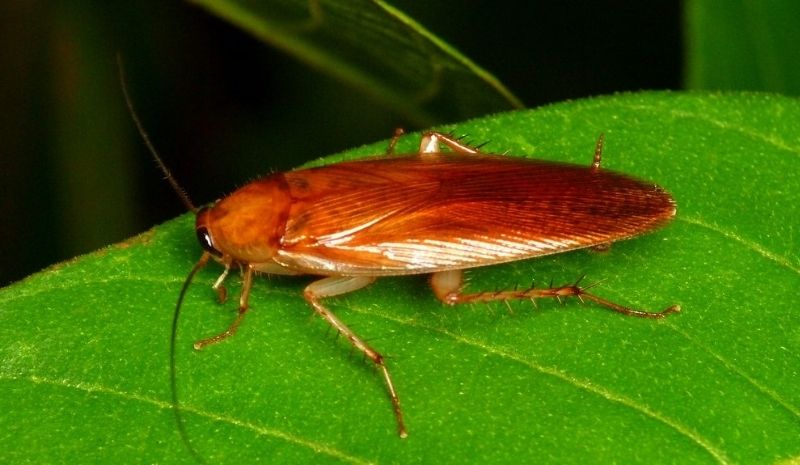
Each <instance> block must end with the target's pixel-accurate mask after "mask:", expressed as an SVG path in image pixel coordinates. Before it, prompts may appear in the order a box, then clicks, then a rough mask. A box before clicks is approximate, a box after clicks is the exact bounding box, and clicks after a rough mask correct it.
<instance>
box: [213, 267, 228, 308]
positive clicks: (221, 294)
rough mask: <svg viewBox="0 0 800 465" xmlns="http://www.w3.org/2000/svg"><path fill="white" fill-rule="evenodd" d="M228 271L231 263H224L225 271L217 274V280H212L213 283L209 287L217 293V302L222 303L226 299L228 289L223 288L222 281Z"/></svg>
mask: <svg viewBox="0 0 800 465" xmlns="http://www.w3.org/2000/svg"><path fill="white" fill-rule="evenodd" d="M230 271H231V265H230V264H229V263H226V264H225V271H223V272H222V274H221V275H219V278H217V280H216V281H214V284H213V285H212V286H211V289H214V291H215V292H216V293H217V300H219V303H224V302H225V301H226V300H227V299H228V291H227V290H226V289H225V286H223V285H222V283H223V282H224V281H225V278H227V277H228V273H229V272H230Z"/></svg>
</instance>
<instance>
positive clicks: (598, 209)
mask: <svg viewBox="0 0 800 465" xmlns="http://www.w3.org/2000/svg"><path fill="white" fill-rule="evenodd" d="M123 90H124V91H125V94H126V102H127V104H128V107H129V110H130V112H131V114H132V116H133V119H134V121H135V123H136V126H137V128H138V129H139V132H140V133H141V135H142V137H143V139H144V141H145V143H146V145H147V147H148V149H149V150H150V152H151V153H152V155H153V157H154V158H155V160H156V162H157V163H158V165H159V167H160V168H161V170H162V171H163V172H164V174H165V175H166V178H167V180H168V181H169V182H170V184H171V185H172V187H173V188H174V190H175V191H176V192H177V193H178V196H179V197H180V198H181V199H182V200H183V202H184V204H185V205H186V206H187V208H189V209H190V210H192V211H193V212H195V214H196V219H195V232H196V235H197V238H198V240H199V241H200V245H201V246H202V248H203V249H204V251H203V253H202V255H201V257H200V259H199V261H198V262H197V264H195V266H194V267H193V268H192V270H191V272H190V273H189V275H188V276H187V278H186V281H185V282H184V284H183V287H182V288H181V291H180V294H179V297H178V301H177V304H176V309H175V314H174V318H173V327H172V358H171V383H172V386H173V407H174V411H175V414H176V416H177V417H178V423H179V425H181V426H180V428H181V432H182V435H184V438H185V432H184V431H183V427H182V424H181V420H180V414H179V409H178V400H177V394H176V389H175V364H174V351H175V334H176V332H177V321H178V315H179V311H180V307H181V304H182V301H183V298H184V296H185V294H186V290H187V289H188V287H189V285H190V283H191V281H192V279H193V277H194V275H195V274H196V273H197V271H198V270H200V269H201V268H202V267H203V266H205V265H206V263H207V262H208V261H209V260H210V259H213V260H215V261H217V262H218V263H220V264H221V265H222V266H223V268H224V271H223V272H222V274H221V275H220V276H219V278H218V279H217V280H216V282H215V283H214V284H213V286H212V288H213V289H214V290H215V291H216V292H217V293H218V294H219V298H220V300H224V297H225V288H224V287H223V282H224V280H225V278H226V277H227V276H228V273H229V272H230V270H231V269H234V268H238V269H240V270H241V272H242V281H243V282H242V289H241V293H240V295H239V309H238V315H237V316H236V318H235V319H234V320H233V322H232V323H231V324H230V326H229V327H228V328H227V329H226V330H225V331H222V332H221V333H219V334H217V335H214V336H211V337H208V338H206V339H202V340H199V341H197V342H196V343H195V344H194V348H195V349H198V350H199V349H202V348H204V347H206V346H209V345H212V344H216V343H218V342H221V341H223V340H225V339H228V338H229V337H231V336H232V335H234V334H235V333H236V331H237V330H238V329H239V326H240V324H241V323H242V320H243V318H244V316H245V314H246V313H247V310H248V308H249V307H248V300H249V296H250V291H251V288H252V284H253V279H254V276H255V275H256V274H257V273H269V274H280V275H312V276H316V277H318V278H317V279H316V280H314V281H313V282H311V283H310V284H309V285H307V286H306V288H305V291H304V292H303V296H304V298H305V300H306V301H307V302H308V304H309V305H310V306H311V307H312V308H313V309H314V311H315V312H316V314H318V315H319V316H320V317H322V318H323V319H324V320H325V321H327V322H328V324H330V325H331V326H332V327H333V328H334V329H335V330H336V331H337V332H338V333H340V334H342V335H344V336H345V337H346V339H347V340H348V341H349V343H350V344H352V346H353V347H355V348H356V349H358V350H359V351H360V352H362V353H363V354H364V355H365V356H366V357H367V358H368V359H369V360H371V361H372V362H373V363H374V364H375V366H376V367H377V369H378V371H379V372H380V374H381V376H382V377H383V380H384V382H385V385H386V390H387V393H388V397H389V399H390V400H391V405H392V409H393V411H394V416H395V418H396V422H397V429H398V433H399V435H400V437H406V436H407V429H406V425H405V422H404V420H403V411H402V409H401V407H400V397H399V395H398V393H397V389H396V388H395V384H394V381H393V380H392V377H391V375H390V374H389V368H388V366H387V364H386V360H385V358H384V356H383V355H382V354H381V353H380V352H379V351H377V350H376V349H375V348H373V347H372V346H371V345H370V344H368V343H367V342H365V340H364V339H362V338H361V337H360V336H358V335H357V334H356V333H355V332H353V331H352V330H351V329H350V328H349V327H348V326H347V325H346V324H345V323H344V322H342V320H340V319H339V318H338V317H337V316H336V315H334V313H333V312H331V311H330V310H329V309H328V308H327V307H326V306H325V305H324V304H323V299H326V298H329V297H334V296H338V295H342V294H346V293H349V292H353V291H356V290H358V289H361V288H363V287H365V286H367V285H369V284H370V283H372V282H373V281H375V279H377V278H379V277H383V276H398V275H414V274H430V275H431V278H430V285H431V288H432V289H433V294H434V295H435V296H436V298H438V299H439V300H440V301H441V302H442V303H444V304H447V305H455V304H461V303H467V302H490V301H508V300H516V299H530V300H531V301H534V300H535V299H541V298H554V299H559V300H560V299H561V298H566V297H576V298H578V299H580V300H582V301H583V300H590V301H592V302H594V303H596V304H599V305H600V306H603V307H606V308H609V309H611V310H614V311H615V312H619V313H622V314H624V315H629V316H635V317H642V318H663V317H664V316H665V315H667V314H670V313H673V312H677V311H679V310H680V308H679V306H677V305H673V306H670V307H667V308H665V309H664V310H662V311H660V312H647V311H642V310H635V309H632V308H629V307H626V306H623V305H619V304H617V303H614V302H611V301H609V300H606V299H604V298H602V297H599V296H597V295H595V294H592V293H589V292H588V290H587V289H588V288H589V287H591V286H586V287H583V286H581V285H580V280H579V281H578V282H575V283H573V284H567V285H564V286H558V287H553V286H550V287H547V288H533V287H531V288H528V289H515V290H506V291H491V292H465V291H464V290H463V271H464V270H465V269H469V268H474V267H479V266H486V265H492V264H498V263H506V262H511V261H516V260H523V259H528V258H533V257H540V256H544V255H550V254H556V253H561V252H566V251H569V250H575V249H581V248H605V247H607V246H608V244H610V243H612V242H615V241H619V240H622V239H627V238H630V237H633V236H636V235H639V234H642V233H646V232H649V231H652V230H654V229H655V228H657V227H659V226H662V225H664V224H665V223H667V222H668V221H669V220H670V219H671V218H672V217H673V216H674V215H675V211H676V205H675V201H674V200H673V198H672V197H671V196H670V194H668V193H667V192H666V191H665V190H664V189H662V188H661V187H659V186H657V185H655V184H653V183H649V182H644V181H640V180H637V179H634V178H632V177H630V176H627V175H625V174H620V173H616V172H613V171H609V170H606V169H603V168H601V166H600V164H601V160H602V152H603V140H604V139H603V136H602V135H601V136H600V138H599V139H598V141H597V143H596V146H595V150H594V158H593V160H592V163H591V164H590V165H589V166H579V165H573V164H567V163H559V162H553V161H544V160H533V159H525V158H517V157H511V156H501V155H492V154H489V153H485V152H483V151H481V150H479V149H477V148H475V147H472V146H470V145H469V144H467V143H464V142H462V141H461V139H459V138H456V137H454V136H452V135H450V134H444V133H440V132H436V131H428V132H425V133H423V134H422V137H421V141H420V144H419V150H418V151H417V152H416V153H411V154H405V155H396V154H394V147H395V145H396V143H397V141H398V139H399V138H400V137H401V134H402V132H401V131H398V132H396V134H395V136H394V137H393V138H392V140H391V142H390V144H389V149H388V150H387V154H386V155H383V156H378V157H373V158H366V159H361V160H356V161H345V162H339V163H335V164H332V165H328V166H322V167H317V168H302V169H296V170H293V171H289V172H285V173H274V174H271V175H268V176H265V177H262V178H260V179H258V180H256V181H253V182H251V183H249V184H247V185H245V186H244V187H242V188H240V189H238V190H236V191H235V192H233V193H232V194H230V195H228V196H227V197H224V198H223V199H221V200H218V201H216V202H214V203H213V204H212V205H211V206H208V207H203V208H199V209H198V208H196V207H195V206H194V205H193V204H192V202H191V201H190V200H189V197H188V196H187V195H186V194H185V193H184V191H183V190H181V188H180V187H179V186H178V184H177V182H176V181H175V180H174V178H173V177H172V175H171V174H170V172H169V170H168V169H167V167H166V166H165V164H164V163H163V161H161V159H160V158H159V157H158V154H157V153H156V151H155V149H154V148H153V146H152V144H151V142H150V140H149V138H148V136H147V133H146V132H145V131H144V129H143V128H142V125H141V123H140V122H139V119H138V118H137V117H136V114H135V112H134V110H133V106H132V104H131V102H130V98H129V97H128V96H127V90H125V86H124V83H123ZM443 147H446V148H447V149H448V150H447V151H442V148H443Z"/></svg>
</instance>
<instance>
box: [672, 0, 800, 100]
mask: <svg viewBox="0 0 800 465" xmlns="http://www.w3.org/2000/svg"><path fill="white" fill-rule="evenodd" d="M684 8H685V13H684V14H685V21H686V24H685V35H686V38H685V42H686V69H685V75H686V87H687V88H689V89H707V90H760V91H768V92H779V93H782V94H785V95H795V96H797V95H800V47H798V44H800V2H797V1H795V0H769V1H763V2H730V1H726V0H688V1H687V2H685V7H684Z"/></svg>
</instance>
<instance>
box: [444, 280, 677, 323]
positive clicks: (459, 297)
mask: <svg viewBox="0 0 800 465" xmlns="http://www.w3.org/2000/svg"><path fill="white" fill-rule="evenodd" d="M580 281H581V280H580V279H579V280H578V281H577V282H575V283H574V284H570V285H566V286H561V287H549V288H542V289H536V288H533V287H531V288H529V289H518V290H511V291H495V292H474V293H469V294H465V293H463V292H462V291H461V289H462V286H463V283H464V279H463V272H462V271H461V270H450V271H440V272H438V273H434V274H433V275H432V276H431V287H432V288H433V292H434V294H436V297H437V298H438V299H439V300H441V301H442V302H444V303H446V304H448V305H455V304H461V303H467V302H491V301H493V300H503V301H506V300H520V299H530V300H531V301H534V300H535V299H541V298H545V297H548V298H551V299H556V300H559V301H560V300H561V298H562V297H577V298H578V299H580V300H581V301H583V299H588V300H591V301H592V302H595V303H597V304H600V305H602V306H604V307H606V308H609V309H611V310H614V311H615V312H619V313H622V314H624V315H628V316H635V317H639V318H664V317H665V316H666V315H668V314H670V313H675V312H679V311H680V306H678V305H673V306H670V307H667V308H665V309H664V310H661V311H660V312H646V311H642V310H634V309H632V308H628V307H624V306H622V305H619V304H616V303H614V302H611V301H609V300H606V299H604V298H602V297H598V296H596V295H594V294H590V293H589V292H587V289H589V288H591V287H592V286H585V287H581V286H580Z"/></svg>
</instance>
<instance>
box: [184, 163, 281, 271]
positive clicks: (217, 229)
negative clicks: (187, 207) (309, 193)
mask: <svg viewBox="0 0 800 465" xmlns="http://www.w3.org/2000/svg"><path fill="white" fill-rule="evenodd" d="M290 207H291V197H290V196H289V193H288V187H287V185H286V183H285V181H284V180H283V176H282V175H281V174H280V173H278V174H274V175H271V176H267V177H265V178H262V179H259V180H257V181H254V182H251V183H250V184H247V185H246V186H244V187H242V188H241V189H239V190H237V191H236V192H234V193H232V194H231V195H229V196H227V197H225V198H223V199H221V200H219V201H218V202H216V203H215V204H214V205H212V206H211V207H206V208H202V209H200V210H199V211H198V212H197V218H196V220H195V231H196V232H197V238H198V240H199V241H200V245H201V246H202V247H203V248H204V249H205V250H206V251H208V252H209V253H211V254H212V255H214V256H215V257H217V258H221V259H223V260H225V261H229V260H232V261H235V262H238V263H250V264H257V263H267V262H269V261H271V260H272V258H273V257H274V256H275V253H276V252H277V250H278V248H279V246H280V239H281V237H282V235H283V233H284V229H285V227H286V220H287V218H288V216H289V209H290Z"/></svg>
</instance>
